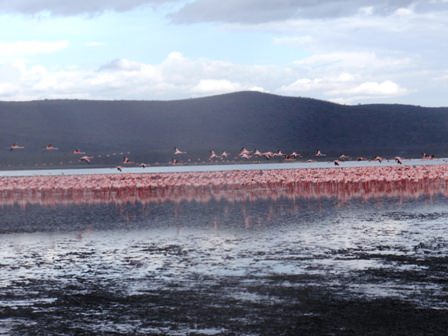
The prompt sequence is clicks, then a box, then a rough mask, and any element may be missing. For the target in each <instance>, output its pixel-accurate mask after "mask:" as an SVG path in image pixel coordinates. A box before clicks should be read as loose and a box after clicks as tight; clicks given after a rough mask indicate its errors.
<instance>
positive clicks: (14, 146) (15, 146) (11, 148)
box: [9, 143, 25, 152]
mask: <svg viewBox="0 0 448 336" xmlns="http://www.w3.org/2000/svg"><path fill="white" fill-rule="evenodd" d="M23 148H25V147H23V146H19V145H18V144H16V143H13V144H12V145H11V146H9V151H10V152H12V151H13V150H16V149H23Z"/></svg>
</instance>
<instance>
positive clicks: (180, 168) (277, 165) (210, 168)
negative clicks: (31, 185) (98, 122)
mask: <svg viewBox="0 0 448 336" xmlns="http://www.w3.org/2000/svg"><path fill="white" fill-rule="evenodd" d="M447 162H448V159H447V158H439V159H433V160H422V159H407V160H403V166H422V165H441V164H446V163H447ZM396 165H397V163H396V162H395V161H394V160H385V161H383V162H382V163H379V162H377V161H346V162H341V163H340V166H341V167H347V168H348V167H382V166H396ZM333 167H334V163H333V161H314V162H303V161H296V162H272V163H254V162H253V163H235V164H231V163H229V164H208V165H203V164H200V165H177V166H151V167H146V168H141V167H122V172H120V171H118V170H117V169H116V168H77V169H69V168H66V169H35V170H17V169H16V170H0V177H2V176H42V175H44V176H54V175H89V174H122V173H123V172H125V173H140V174H142V173H185V172H215V171H231V170H270V169H296V168H297V169H300V168H333Z"/></svg>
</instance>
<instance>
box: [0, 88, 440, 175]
mask: <svg viewBox="0 0 448 336" xmlns="http://www.w3.org/2000/svg"><path fill="white" fill-rule="evenodd" d="M0 118H1V119H0V120H1V124H0V149H1V150H0V168H1V169H5V168H6V167H7V166H10V167H15V166H17V165H22V164H23V165H30V164H32V163H33V162H34V163H35V162H45V161H48V162H50V161H51V163H52V164H54V163H55V162H57V161H58V160H59V162H65V161H66V160H67V159H68V157H66V156H65V155H66V154H67V153H68V152H71V150H72V149H74V148H81V149H82V150H85V151H87V152H89V153H106V152H107V153H109V152H111V153H112V152H117V153H119V152H128V151H130V152H131V155H132V156H134V157H136V158H137V159H138V160H140V161H154V160H155V161H160V162H166V161H167V160H169V158H170V157H171V156H172V155H171V154H172V151H173V148H174V146H179V147H181V148H182V149H184V150H186V151H188V152H190V153H192V154H193V153H194V155H196V156H200V155H202V156H204V155H205V156H206V155H207V152H208V151H209V150H210V149H216V150H227V151H231V152H234V153H235V151H238V150H239V149H240V148H241V147H242V146H246V147H249V148H252V149H253V148H259V149H261V150H277V149H282V150H283V151H293V150H295V151H299V152H302V153H308V155H310V154H311V153H312V152H314V151H315V150H316V149H317V148H320V149H321V150H322V151H324V152H327V153H329V154H330V155H339V154H341V153H346V154H349V155H353V156H356V155H364V156H371V155H376V154H379V155H403V156H414V157H415V156H417V157H419V156H420V155H421V153H422V152H431V153H435V154H436V155H439V156H441V155H447V154H448V108H428V107H420V106H411V105H399V104H393V105H387V104H371V105H355V106H348V105H338V104H335V103H330V102H326V101H321V100H317V99H311V98H296V97H283V96H277V95H273V94H266V93H260V92H236V93H230V94H223V95H217V96H211V97H204V98H194V99H184V100H173V101H126V100H116V101H101V100H98V101H96V100H90V101H89V100H41V101H29V102H0ZM14 142H17V143H19V144H22V145H24V146H25V147H26V148H25V149H24V150H22V151H20V152H14V153H9V152H8V146H9V145H10V144H12V143H14ZM48 143H53V144H55V145H57V146H58V147H60V148H61V150H60V151H59V152H58V153H52V155H53V157H51V158H50V156H49V155H48V153H44V152H43V151H42V148H43V147H44V146H45V145H46V144H48Z"/></svg>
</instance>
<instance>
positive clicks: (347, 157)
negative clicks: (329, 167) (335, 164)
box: [339, 154, 350, 161]
mask: <svg viewBox="0 0 448 336" xmlns="http://www.w3.org/2000/svg"><path fill="white" fill-rule="evenodd" d="M349 159H350V156H348V155H345V154H342V155H340V156H339V160H340V161H347V160H349Z"/></svg>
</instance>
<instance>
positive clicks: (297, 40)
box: [273, 35, 314, 47]
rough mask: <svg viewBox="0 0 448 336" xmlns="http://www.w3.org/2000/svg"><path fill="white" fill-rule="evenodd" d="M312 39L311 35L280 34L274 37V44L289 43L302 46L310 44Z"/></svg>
mask: <svg viewBox="0 0 448 336" xmlns="http://www.w3.org/2000/svg"><path fill="white" fill-rule="evenodd" d="M313 41H314V39H313V37H311V36H310V35H304V36H303V35H302V36H282V37H275V38H274V40H273V42H274V44H281V45H289V46H294V47H303V46H307V45H310V44H311V43H312V42H313Z"/></svg>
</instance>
